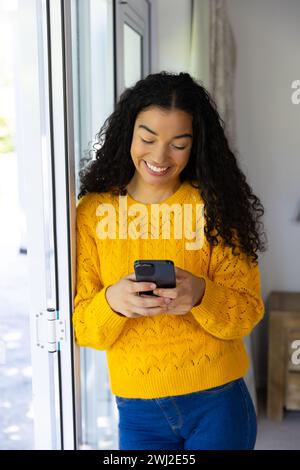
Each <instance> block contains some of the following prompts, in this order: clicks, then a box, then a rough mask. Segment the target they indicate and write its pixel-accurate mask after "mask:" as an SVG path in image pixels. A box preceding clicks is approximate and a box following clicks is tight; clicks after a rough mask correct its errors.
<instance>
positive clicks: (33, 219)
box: [20, 0, 150, 449]
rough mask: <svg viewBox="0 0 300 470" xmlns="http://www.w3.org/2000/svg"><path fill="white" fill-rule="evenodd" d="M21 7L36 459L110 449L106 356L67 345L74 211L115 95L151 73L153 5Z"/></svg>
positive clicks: (37, 3) (107, 2)
mask: <svg viewBox="0 0 300 470" xmlns="http://www.w3.org/2000/svg"><path fill="white" fill-rule="evenodd" d="M24 3H25V2H20V8H21V9H20V12H21V14H20V40H21V42H22V38H23V39H24V38H25V37H26V46H25V47H24V48H23V49H24V50H23V55H22V64H21V66H20V67H21V71H22V80H23V81H22V83H21V85H22V90H23V95H22V96H23V98H22V100H23V101H22V123H23V126H22V128H23V130H22V132H23V142H22V151H23V152H24V156H25V158H26V165H24V167H25V168H26V169H25V175H24V177H25V179H26V181H27V182H28V184H27V195H26V214H27V223H28V254H29V259H30V276H31V299H32V305H31V308H30V317H31V352H32V369H33V372H32V375H33V410H34V411H33V412H34V422H35V442H36V448H40V449H90V448H92V449H117V442H118V431H117V407H116V404H115V401H114V399H113V396H112V394H111V391H110V385H109V376H108V370H107V362H106V353H105V351H97V350H93V349H89V348H79V347H78V346H77V345H76V344H75V341H74V334H73V327H72V313H73V300H74V296H75V281H76V271H75V269H76V231H75V221H76V205H77V202H78V198H77V196H78V193H79V186H80V170H81V169H82V168H83V167H84V166H85V165H86V164H87V162H88V161H89V160H90V159H92V158H94V157H95V152H94V151H95V148H96V147H97V144H98V142H97V132H98V131H99V129H100V127H101V126H102V125H103V123H104V121H105V119H106V118H107V117H108V115H109V114H110V113H111V112H112V111H113V110H114V105H115V101H116V99H117V97H118V94H119V93H120V91H121V90H122V89H123V88H124V87H125V86H129V85H131V84H132V83H133V82H134V81H136V80H138V79H139V78H141V77H142V76H144V75H145V74H147V73H148V72H149V70H150V63H149V58H150V51H149V5H148V2H146V1H144V0H142V1H140V2H133V1H131V2H126V4H125V3H124V2H119V1H117V0H64V1H62V0H51V1H50V0H28V1H27V2H26V6H25V5H24ZM120 18H122V21H123V22H122V25H121V23H120V21H119V20H120ZM118 19H119V20H118ZM120 34H121V36H120ZM118 37H119V38H120V37H121V38H122V49H120V44H119V43H118V42H117V38H118ZM24 44H25V41H24ZM28 46H29V47H28ZM115 51H117V54H115ZM137 51H138V53H137ZM120 52H122V58H121V55H120ZM120 58H121V59H120ZM120 64H122V68H120ZM29 117H30V118H29Z"/></svg>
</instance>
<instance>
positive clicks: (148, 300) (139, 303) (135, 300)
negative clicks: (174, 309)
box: [130, 295, 168, 308]
mask: <svg viewBox="0 0 300 470" xmlns="http://www.w3.org/2000/svg"><path fill="white" fill-rule="evenodd" d="M130 300H131V303H132V305H133V306H135V307H143V308H155V307H160V306H161V307H164V308H166V306H167V303H168V302H166V299H164V298H162V297H159V296H157V297H156V296H152V295H144V296H135V295H134V296H132V297H131V299H130Z"/></svg>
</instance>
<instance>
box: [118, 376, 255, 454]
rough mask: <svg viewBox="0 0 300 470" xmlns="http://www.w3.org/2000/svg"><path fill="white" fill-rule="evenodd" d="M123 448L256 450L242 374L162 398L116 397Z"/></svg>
mask: <svg viewBox="0 0 300 470" xmlns="http://www.w3.org/2000/svg"><path fill="white" fill-rule="evenodd" d="M116 403H117V407H118V411H119V449H120V450H129V449H130V450H140V449H142V450H146V449H152V450H156V449H159V450H165V449H167V450H174V449H193V450H211V449H214V450H223V449H226V450H227V449H231V450H240V449H242V450H253V449H254V445H255V441H256V433H257V421H256V412H255V408H254V406H253V402H252V399H251V396H250V394H249V391H248V388H247V386H246V384H245V381H244V379H243V378H240V379H237V380H233V381H232V382H228V383H227V384H224V385H220V386H218V387H214V388H210V389H208V390H202V391H199V392H193V393H188V394H186V395H175V396H169V397H163V398H151V399H144V398H124V397H119V396H116Z"/></svg>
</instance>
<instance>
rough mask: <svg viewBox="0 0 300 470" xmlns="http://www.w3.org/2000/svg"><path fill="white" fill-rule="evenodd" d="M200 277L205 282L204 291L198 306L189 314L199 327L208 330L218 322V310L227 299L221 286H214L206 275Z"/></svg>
mask: <svg viewBox="0 0 300 470" xmlns="http://www.w3.org/2000/svg"><path fill="white" fill-rule="evenodd" d="M201 277H202V278H203V279H204V280H205V291H204V294H203V296H202V300H201V302H200V304H199V305H195V306H194V307H192V309H191V312H192V314H193V315H194V316H195V318H196V320H197V321H198V322H199V323H200V325H201V326H206V327H208V328H209V326H210V325H212V326H215V325H216V323H217V322H218V317H219V315H220V310H221V308H222V305H223V306H225V304H226V300H227V299H226V294H225V292H224V291H223V288H222V286H218V285H216V283H215V282H213V281H211V280H210V279H209V277H207V276H206V275H203V274H201Z"/></svg>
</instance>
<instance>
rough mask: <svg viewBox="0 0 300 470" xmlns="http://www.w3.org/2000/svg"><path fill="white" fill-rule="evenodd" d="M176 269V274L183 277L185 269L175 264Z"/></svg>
mask: <svg viewBox="0 0 300 470" xmlns="http://www.w3.org/2000/svg"><path fill="white" fill-rule="evenodd" d="M174 269H175V275H176V277H182V276H183V275H184V273H185V270H184V269H181V268H179V267H178V266H174Z"/></svg>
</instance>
